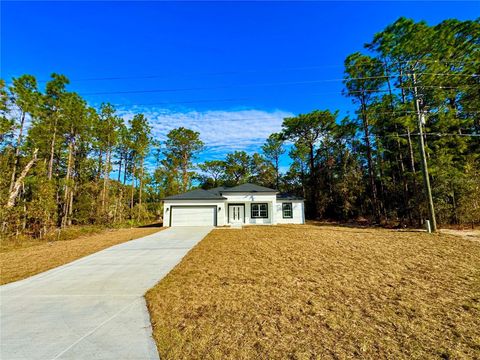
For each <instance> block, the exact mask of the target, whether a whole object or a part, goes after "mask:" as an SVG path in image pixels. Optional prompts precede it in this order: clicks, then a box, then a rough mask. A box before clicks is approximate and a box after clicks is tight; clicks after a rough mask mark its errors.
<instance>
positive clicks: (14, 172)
mask: <svg viewBox="0 0 480 360" xmlns="http://www.w3.org/2000/svg"><path fill="white" fill-rule="evenodd" d="M24 124H25V111H22V116H21V120H20V130H19V131H18V137H17V144H16V145H15V155H14V156H15V157H14V159H13V167H12V178H11V180H10V188H9V191H12V189H13V184H14V183H15V178H16V176H17V166H18V162H19V160H20V157H19V155H20V145H21V144H22V137H23V126H24Z"/></svg>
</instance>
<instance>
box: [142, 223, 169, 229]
mask: <svg viewBox="0 0 480 360" xmlns="http://www.w3.org/2000/svg"><path fill="white" fill-rule="evenodd" d="M161 227H163V222H156V223H152V224H147V225H141V226H139V228H140V229H145V228H161Z"/></svg>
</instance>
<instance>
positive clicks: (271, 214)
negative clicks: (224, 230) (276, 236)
mask: <svg viewBox="0 0 480 360" xmlns="http://www.w3.org/2000/svg"><path fill="white" fill-rule="evenodd" d="M222 196H223V197H226V198H227V200H226V205H225V207H227V206H228V204H229V203H231V204H245V224H247V225H248V224H276V223H277V222H276V211H275V207H276V202H277V196H276V194H275V193H272V194H252V193H230V194H229V193H222ZM252 202H254V203H267V204H268V218H265V219H263V218H261V219H252V218H251V208H250V205H251V203H252ZM227 216H228V214H227V212H225V224H228V218H227Z"/></svg>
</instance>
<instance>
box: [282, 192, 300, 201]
mask: <svg viewBox="0 0 480 360" xmlns="http://www.w3.org/2000/svg"><path fill="white" fill-rule="evenodd" d="M277 200H303V198H302V197H300V196H296V195H291V194H286V193H282V194H277Z"/></svg>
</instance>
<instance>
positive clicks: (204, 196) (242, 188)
mask: <svg viewBox="0 0 480 360" xmlns="http://www.w3.org/2000/svg"><path fill="white" fill-rule="evenodd" d="M240 192H241V193H244V192H249V193H250V192H251V193H272V192H273V193H276V192H277V190H275V189H270V188H267V187H264V186H260V185H255V184H249V183H246V184H241V185H238V186H234V187H224V186H218V187H216V188H213V189H209V190H204V189H195V190H192V191H188V192H186V193H183V194H177V195H172V196H167V197H166V198H164V199H163V200H226V198H225V197H223V196H222V193H240ZM277 198H278V196H277Z"/></svg>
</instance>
